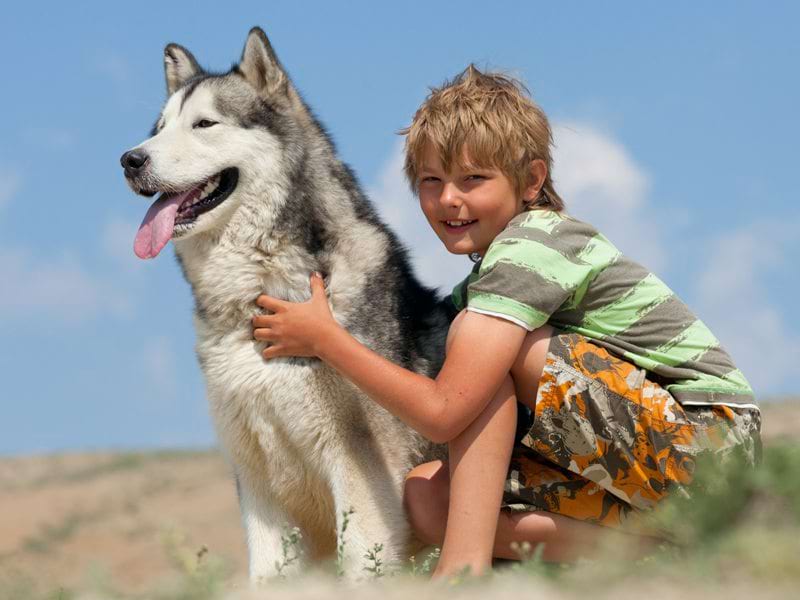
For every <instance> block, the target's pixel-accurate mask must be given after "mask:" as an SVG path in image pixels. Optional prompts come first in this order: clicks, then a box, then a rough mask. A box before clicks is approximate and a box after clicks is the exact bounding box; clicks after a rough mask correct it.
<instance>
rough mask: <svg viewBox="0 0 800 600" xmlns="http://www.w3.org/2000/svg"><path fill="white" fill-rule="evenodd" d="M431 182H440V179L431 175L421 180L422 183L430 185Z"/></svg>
mask: <svg viewBox="0 0 800 600" xmlns="http://www.w3.org/2000/svg"><path fill="white" fill-rule="evenodd" d="M431 181H439V178H438V177H434V176H432V175H429V176H428V177H423V178H422V179H420V180H419V182H420V183H429V182H431Z"/></svg>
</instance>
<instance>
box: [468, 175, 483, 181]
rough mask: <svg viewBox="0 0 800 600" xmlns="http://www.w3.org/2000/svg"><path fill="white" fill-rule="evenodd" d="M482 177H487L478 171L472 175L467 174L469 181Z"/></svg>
mask: <svg viewBox="0 0 800 600" xmlns="http://www.w3.org/2000/svg"><path fill="white" fill-rule="evenodd" d="M480 179H486V176H485V175H478V174H477V173H473V174H472V175H467V180H468V181H478V180H480Z"/></svg>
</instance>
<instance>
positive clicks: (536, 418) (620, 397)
mask: <svg viewBox="0 0 800 600" xmlns="http://www.w3.org/2000/svg"><path fill="white" fill-rule="evenodd" d="M647 374H648V372H647V371H645V370H643V369H639V368H638V367H636V366H635V365H632V364H630V363H628V362H626V361H624V360H622V359H620V358H617V357H616V356H614V355H612V354H610V353H609V352H608V351H606V350H605V349H604V348H602V347H600V346H597V345H595V344H592V343H591V342H589V340H588V339H587V338H586V337H584V336H582V335H579V334H575V333H563V332H558V331H556V332H555V334H554V335H553V337H552V338H551V341H550V346H549V348H548V353H547V359H546V363H545V367H544V370H543V372H542V376H541V378H540V381H539V389H538V392H537V396H536V406H535V409H534V411H533V414H530V415H528V416H529V418H528V419H526V418H525V416H526V415H525V414H524V413H523V411H520V421H519V423H520V427H519V431H518V435H517V441H516V443H515V447H514V452H513V454H512V457H511V464H510V467H509V473H508V477H507V480H506V484H505V490H504V496H503V505H502V506H503V508H505V509H508V510H511V511H524V512H527V511H547V512H551V513H556V514H561V515H565V516H568V517H572V518H575V519H579V520H582V521H588V522H591V523H595V524H599V525H605V526H609V527H621V526H624V525H625V524H626V522H627V521H629V519H630V517H632V516H634V515H636V513H637V512H640V511H644V510H647V509H650V508H652V507H653V506H655V505H656V504H657V503H658V502H659V501H660V500H662V499H663V498H665V497H666V496H667V495H668V494H672V493H676V492H677V493H683V494H687V493H688V492H687V491H686V486H688V484H690V483H691V481H692V478H693V473H694V471H695V463H696V460H697V459H698V458H699V457H700V455H702V454H706V453H709V452H711V453H714V454H715V458H717V457H719V458H720V460H722V459H724V458H725V457H726V456H728V455H730V454H733V453H736V454H737V455H739V456H744V457H745V461H746V462H747V463H749V464H751V465H752V464H755V463H756V461H757V460H758V458H759V455H760V448H761V444H760V436H759V430H760V424H761V422H760V413H759V412H758V410H754V409H747V408H739V407H735V408H731V407H728V406H722V405H715V406H685V407H683V406H681V405H680V404H679V403H678V402H677V401H676V400H675V399H674V398H673V397H672V395H671V394H670V393H669V392H668V391H666V390H665V389H663V388H662V387H661V386H660V385H658V384H657V383H654V382H653V381H650V380H648V379H647ZM520 408H523V406H522V405H520ZM531 421H532V423H531Z"/></svg>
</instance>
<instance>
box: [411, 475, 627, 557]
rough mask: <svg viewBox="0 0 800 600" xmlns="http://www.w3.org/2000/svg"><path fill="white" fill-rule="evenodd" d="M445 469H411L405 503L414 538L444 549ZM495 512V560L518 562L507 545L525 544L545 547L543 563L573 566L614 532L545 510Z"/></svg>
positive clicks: (447, 493)
mask: <svg viewBox="0 0 800 600" xmlns="http://www.w3.org/2000/svg"><path fill="white" fill-rule="evenodd" d="M449 471H450V469H449V466H448V464H447V463H443V462H441V461H433V462H429V463H425V464H422V465H419V466H418V467H416V468H414V469H413V470H412V471H411V472H410V473H409V474H408V477H407V479H406V490H405V501H406V507H407V509H408V513H409V517H410V519H411V524H412V526H413V528H414V532H415V533H416V535H417V536H418V537H419V538H420V539H421V540H422V541H423V542H425V543H428V544H435V545H442V542H443V540H444V538H445V528H446V526H447V529H448V530H449V529H451V527H450V523H449V522H448V505H449V502H450V473H449ZM495 514H497V515H498V517H497V519H496V521H497V522H496V532H495V537H494V543H493V547H492V550H491V552H492V556H494V557H495V558H508V559H518V558H520V556H519V555H518V554H517V552H515V551H514V550H512V548H511V544H512V543H514V542H516V543H518V544H521V543H523V542H528V543H529V544H530V545H531V547H533V548H535V547H536V545H537V544H544V548H543V554H542V558H543V559H544V560H547V561H563V562H571V561H574V560H577V559H578V558H580V557H584V556H589V555H591V553H592V551H593V550H594V549H596V546H597V542H598V541H599V540H600V539H601V537H602V536H606V535H609V534H613V533H614V532H611V531H609V529H608V528H606V527H601V526H599V525H593V524H591V523H586V522H583V521H578V520H576V519H571V518H569V517H565V516H563V515H557V514H554V513H549V512H544V511H540V512H515V513H512V512H509V511H506V510H503V511H500V509H499V505H498V510H497V513H495ZM468 530H469V529H468ZM618 535H623V534H618ZM455 571H458V569H457V568H456V569H455Z"/></svg>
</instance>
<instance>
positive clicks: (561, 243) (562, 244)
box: [495, 227, 593, 264]
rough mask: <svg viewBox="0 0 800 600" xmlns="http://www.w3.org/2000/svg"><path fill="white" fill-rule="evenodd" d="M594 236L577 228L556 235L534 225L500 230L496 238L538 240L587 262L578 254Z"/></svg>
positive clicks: (568, 256) (543, 244)
mask: <svg viewBox="0 0 800 600" xmlns="http://www.w3.org/2000/svg"><path fill="white" fill-rule="evenodd" d="M592 237H593V236H589V235H587V234H586V233H585V232H583V231H576V230H570V231H566V232H565V233H564V234H560V235H559V237H555V236H554V235H551V234H549V233H547V232H546V231H542V230H541V229H536V228H534V227H514V228H510V229H505V230H503V231H502V232H500V234H499V235H498V236H497V237H496V238H495V241H505V240H528V241H531V242H537V243H539V244H542V246H547V247H548V248H552V249H553V250H556V251H557V252H560V253H561V254H563V255H564V256H565V257H566V258H568V259H569V260H571V261H572V262H576V263H580V264H586V263H585V262H584V261H582V260H580V259H578V258H577V255H578V253H580V252H581V250H583V249H584V248H585V247H586V244H588V243H589V240H590V239H592Z"/></svg>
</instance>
